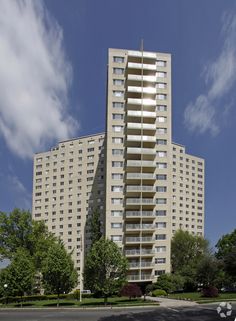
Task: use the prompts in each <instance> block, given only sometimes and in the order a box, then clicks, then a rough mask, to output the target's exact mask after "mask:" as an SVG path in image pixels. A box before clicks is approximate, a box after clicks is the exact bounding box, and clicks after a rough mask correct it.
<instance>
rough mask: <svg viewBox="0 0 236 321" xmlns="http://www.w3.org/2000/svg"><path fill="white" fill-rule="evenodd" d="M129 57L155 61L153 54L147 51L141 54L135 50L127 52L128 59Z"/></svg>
mask: <svg viewBox="0 0 236 321" xmlns="http://www.w3.org/2000/svg"><path fill="white" fill-rule="evenodd" d="M129 56H131V57H144V58H151V59H156V54H155V53H154V52H148V51H144V52H142V51H136V50H129V51H128V57H129Z"/></svg>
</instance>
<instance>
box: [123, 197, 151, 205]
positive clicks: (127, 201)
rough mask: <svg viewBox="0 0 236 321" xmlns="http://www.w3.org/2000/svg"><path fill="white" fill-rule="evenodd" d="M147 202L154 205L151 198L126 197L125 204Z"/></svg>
mask: <svg viewBox="0 0 236 321" xmlns="http://www.w3.org/2000/svg"><path fill="white" fill-rule="evenodd" d="M135 204H147V205H154V204H155V203H154V200H153V198H126V205H135Z"/></svg>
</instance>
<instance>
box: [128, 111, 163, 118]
mask: <svg viewBox="0 0 236 321" xmlns="http://www.w3.org/2000/svg"><path fill="white" fill-rule="evenodd" d="M127 116H130V117H149V118H156V116H157V115H156V113H155V112H152V111H140V110H128V112H127Z"/></svg>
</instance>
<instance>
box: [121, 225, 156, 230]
mask: <svg viewBox="0 0 236 321" xmlns="http://www.w3.org/2000/svg"><path fill="white" fill-rule="evenodd" d="M125 227H126V230H154V229H155V225H153V224H126V225H125Z"/></svg>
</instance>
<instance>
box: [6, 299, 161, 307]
mask: <svg viewBox="0 0 236 321" xmlns="http://www.w3.org/2000/svg"><path fill="white" fill-rule="evenodd" d="M22 305H23V307H33V308H43V307H56V306H57V300H42V301H31V302H23V304H22ZM143 305H158V304H157V303H156V302H152V301H147V300H146V301H144V300H143V299H132V300H129V299H128V298H126V297H112V298H108V301H107V306H114V307H116V306H117V307H119V306H120V307H121V306H143ZM20 306H21V304H20V303H11V304H8V305H7V307H15V308H16V307H20ZM60 306H61V307H73V308H76V307H78V308H79V307H84V308H86V307H87V308H88V307H99V306H101V307H103V306H104V299H102V298H101V299H100V298H99V299H97V298H91V299H87V298H86V299H83V301H82V302H81V303H80V302H79V301H76V300H60ZM0 307H6V305H0Z"/></svg>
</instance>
